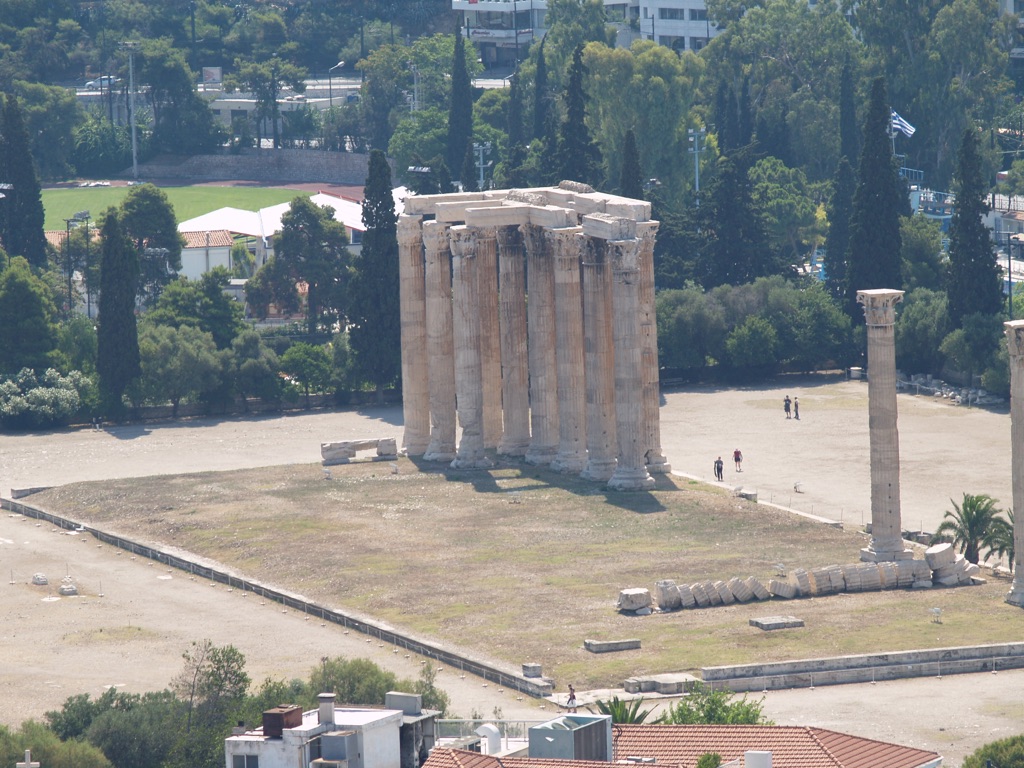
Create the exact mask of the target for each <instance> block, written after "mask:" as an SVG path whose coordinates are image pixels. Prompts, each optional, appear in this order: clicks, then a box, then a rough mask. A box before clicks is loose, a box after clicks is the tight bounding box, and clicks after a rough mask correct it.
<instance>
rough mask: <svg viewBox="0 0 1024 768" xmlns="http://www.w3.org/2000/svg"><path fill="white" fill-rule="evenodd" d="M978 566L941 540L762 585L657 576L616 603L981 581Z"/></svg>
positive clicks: (676, 604) (698, 602)
mask: <svg viewBox="0 0 1024 768" xmlns="http://www.w3.org/2000/svg"><path fill="white" fill-rule="evenodd" d="M979 571H980V569H979V567H978V566H977V565H975V564H973V563H969V562H967V560H966V559H965V558H964V556H963V555H960V554H957V553H956V551H955V550H954V549H953V545H952V544H948V543H943V544H936V545H935V546H933V547H930V548H928V549H927V550H926V551H925V559H924V560H895V561H890V562H881V563H871V562H861V563H851V564H849V565H826V566H824V567H821V568H811V569H804V568H794V569H793V570H792V571H790V572H789V574H788V575H787V576H786V578H775V579H770V580H769V581H768V584H767V586H765V585H764V584H762V583H761V581H759V580H758V579H757V578H755V577H753V576H750V577H748V578H746V579H740V578H737V577H734V578H731V579H729V580H728V581H721V580H716V581H698V582H695V583H693V584H676V582H675V581H673V580H672V579H662V580H661V581H658V582H657V583H656V584H655V585H654V595H653V597H652V595H651V593H650V591H649V590H646V589H640V588H634V589H624V590H622V591H621V592H620V593H619V600H618V604H617V607H618V609H619V610H620V611H622V612H625V613H637V614H639V615H647V614H648V613H650V612H651V611H652V607H653V606H655V605H656V606H657V610H659V611H676V610H680V609H684V608H708V607H711V606H716V605H732V604H733V603H749V602H752V601H755V600H758V601H759V600H770V599H772V598H777V599H781V600H791V599H793V598H797V597H819V596H823V595H833V594H837V593H839V592H876V591H879V590H883V589H929V588H931V587H932V586H934V585H935V584H939V585H941V586H944V587H954V586H959V585H967V584H972V583H978V582H980V581H981V579H980V577H979V576H978V573H979Z"/></svg>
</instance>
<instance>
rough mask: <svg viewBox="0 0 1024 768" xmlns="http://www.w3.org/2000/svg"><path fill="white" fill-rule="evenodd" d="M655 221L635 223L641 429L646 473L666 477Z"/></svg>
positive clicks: (669, 469)
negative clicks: (660, 374)
mask: <svg viewBox="0 0 1024 768" xmlns="http://www.w3.org/2000/svg"><path fill="white" fill-rule="evenodd" d="M657 232H658V222H656V221H648V222H642V223H638V224H637V236H638V237H639V238H640V358H641V360H640V370H641V376H642V378H643V425H644V426H643V429H644V444H645V447H646V448H647V452H646V455H645V461H646V463H647V471H648V472H650V473H652V474H654V473H657V474H668V473H669V472H671V471H672V466H671V465H670V464H669V463H668V459H666V458H665V454H664V453H662V451H661V387H660V386H659V375H658V371H659V368H658V322H657V317H656V316H655V311H654V239H655V236H656V235H657Z"/></svg>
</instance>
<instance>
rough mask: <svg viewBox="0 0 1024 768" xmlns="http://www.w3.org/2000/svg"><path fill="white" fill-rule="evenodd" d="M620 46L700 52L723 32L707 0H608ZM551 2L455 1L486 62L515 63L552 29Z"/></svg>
mask: <svg viewBox="0 0 1024 768" xmlns="http://www.w3.org/2000/svg"><path fill="white" fill-rule="evenodd" d="M604 6H605V13H606V14H607V18H608V22H609V24H612V25H613V26H615V27H616V28H617V29H618V31H619V35H618V39H617V41H616V45H619V46H628V45H629V44H630V43H632V41H633V40H635V39H637V38H638V37H642V38H644V39H645V40H654V41H656V42H658V43H659V44H661V45H664V46H667V47H669V48H673V49H674V50H677V51H682V50H694V51H698V50H700V49H701V48H703V47H704V46H705V45H707V42H708V40H710V39H711V38H712V37H714V36H715V35H716V34H717V32H718V30H717V29H716V28H715V26H714V25H713V24H711V22H710V21H708V11H707V7H706V6H705V5H704V2H703V0H604ZM547 9H548V4H547V0H452V10H454V11H461V12H462V26H463V28H464V29H465V30H466V32H467V35H468V37H469V39H470V40H472V41H473V42H474V43H476V45H477V48H478V50H479V51H480V58H481V59H482V60H483V63H484V66H486V67H488V68H491V67H512V66H514V64H515V61H516V58H517V57H518V58H519V59H522V58H523V57H525V56H526V54H527V52H528V51H529V50H530V46H531V45H532V44H533V42H534V41H535V40H540V39H541V38H543V37H544V35H545V33H546V32H547Z"/></svg>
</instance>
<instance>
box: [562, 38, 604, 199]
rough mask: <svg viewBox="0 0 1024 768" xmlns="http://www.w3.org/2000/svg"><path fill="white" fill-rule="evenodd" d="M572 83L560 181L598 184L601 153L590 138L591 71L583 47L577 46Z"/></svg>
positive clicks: (564, 125)
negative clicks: (587, 86)
mask: <svg viewBox="0 0 1024 768" xmlns="http://www.w3.org/2000/svg"><path fill="white" fill-rule="evenodd" d="M568 74H569V80H568V85H567V86H566V89H565V97H564V98H565V120H564V121H562V125H561V127H560V130H559V133H558V154H557V168H558V173H559V177H560V179H559V180H569V181H582V182H584V183H586V184H591V185H593V184H597V183H598V181H599V176H600V172H601V151H600V150H599V149H598V147H597V144H596V143H594V140H593V139H592V138H591V137H590V130H589V129H588V128H587V123H586V116H587V94H586V92H585V91H584V89H583V78H584V77H585V76H586V74H587V68H586V66H585V65H584V64H583V46H582V45H578V46H576V50H575V51H573V54H572V63H571V64H570V65H569V73H568Z"/></svg>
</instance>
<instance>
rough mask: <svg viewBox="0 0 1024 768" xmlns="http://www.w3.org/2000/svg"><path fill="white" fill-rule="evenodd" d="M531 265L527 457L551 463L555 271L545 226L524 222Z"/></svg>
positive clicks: (555, 377)
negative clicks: (528, 434) (528, 445)
mask: <svg viewBox="0 0 1024 768" xmlns="http://www.w3.org/2000/svg"><path fill="white" fill-rule="evenodd" d="M521 229H522V232H523V240H524V241H525V243H526V257H527V259H528V264H529V267H528V269H527V271H526V284H527V285H526V291H527V298H526V313H527V322H528V329H527V332H528V334H529V335H528V340H527V344H528V348H527V349H528V356H529V360H530V447H529V448H527V449H526V461H527V462H528V463H530V464H550V463H551V461H552V460H553V459H554V458H555V452H556V451H557V450H558V385H557V382H558V373H557V362H556V360H555V271H554V259H553V258H552V256H551V253H550V252H549V250H548V242H547V238H546V237H545V236H544V230H543V229H542V228H541V227H538V226H534V225H533V224H523V225H522V227H521Z"/></svg>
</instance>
